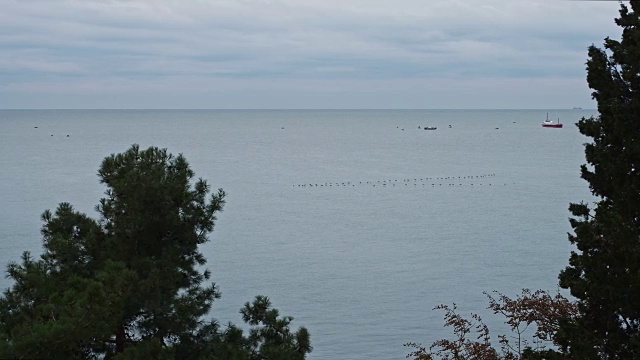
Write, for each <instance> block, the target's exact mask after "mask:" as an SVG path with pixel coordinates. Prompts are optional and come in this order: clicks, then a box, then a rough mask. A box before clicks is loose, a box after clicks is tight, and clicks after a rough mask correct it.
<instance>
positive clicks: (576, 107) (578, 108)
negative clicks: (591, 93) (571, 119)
mask: <svg viewBox="0 0 640 360" xmlns="http://www.w3.org/2000/svg"><path fill="white" fill-rule="evenodd" d="M573 110H582V108H581V107H579V106H574V107H573Z"/></svg>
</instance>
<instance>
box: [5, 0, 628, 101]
mask: <svg viewBox="0 0 640 360" xmlns="http://www.w3.org/2000/svg"><path fill="white" fill-rule="evenodd" d="M616 15H617V4H615V3H611V2H569V1H567V2H561V1H556V0H537V1H536V0H531V1H518V0H513V1H504V0H484V1H483V2H478V1H475V0H446V1H443V0H431V1H417V0H398V1H394V2H390V1H382V0H352V1H349V2H344V1H337V0H325V1H319V0H295V1H294V0H279V1H278V0H217V1H213V0H210V1H206V0H183V1H178V0H156V1H151V0H148V1H146V0H111V1H109V0H104V1H100V0H91V1H87V0H82V1H80V0H74V1H71V0H67V1H56V0H40V1H37V0H36V1H33V0H32V1H24V0H22V1H10V2H8V3H6V4H5V5H4V8H3V12H2V13H0V51H1V52H2V54H3V59H2V60H0V84H4V85H0V92H1V94H4V95H11V98H12V99H21V98H28V97H30V96H31V98H35V95H34V94H36V92H40V93H42V92H48V91H59V89H60V88H61V87H62V88H63V89H65V92H68V93H69V94H70V95H69V98H68V100H65V101H66V102H67V105H64V106H62V107H65V106H67V107H76V106H78V105H74V104H75V103H74V100H73V99H72V97H71V95H72V94H74V93H76V94H77V93H82V92H87V91H89V93H95V94H96V96H97V95H98V94H100V93H101V92H103V93H112V92H117V91H125V90H126V91H127V92H130V91H132V89H138V91H140V93H139V94H138V95H139V97H144V96H146V95H144V93H143V92H144V91H152V90H153V89H156V91H152V92H153V93H154V94H156V95H155V96H156V97H158V98H160V97H161V96H164V97H165V98H166V97H168V95H167V94H168V92H167V91H169V89H180V90H181V91H183V92H190V90H189V89H188V88H187V86H191V87H192V88H193V87H196V88H200V89H218V86H219V84H224V86H225V87H226V88H228V89H235V88H241V89H244V90H245V91H249V90H251V89H253V88H252V86H253V87H255V89H258V90H256V91H254V92H255V93H260V92H261V90H259V89H261V88H263V87H264V86H265V84H271V86H274V84H275V83H277V84H278V85H277V86H278V87H279V89H280V90H278V91H280V92H282V94H286V93H287V91H289V92H290V94H293V93H294V92H295V91H297V90H296V89H297V87H299V86H300V84H314V86H323V87H329V88H330V87H331V86H332V85H330V84H336V83H343V84H344V83H348V84H352V85H353V89H352V91H354V92H362V93H363V94H367V91H368V90H367V88H366V87H365V86H366V84H368V83H371V82H375V83H379V84H388V85H386V86H387V87H389V88H393V86H390V84H402V83H403V82H406V83H413V82H416V81H417V82H422V83H424V84H430V83H446V82H447V81H460V80H461V79H464V80H465V81H484V82H487V81H489V82H496V83H497V82H501V81H510V80H514V81H516V83H519V82H518V81H521V80H522V79H541V80H542V81H544V79H548V80H549V81H556V80H557V79H567V80H570V81H581V83H584V80H583V79H584V62H585V60H586V47H587V46H588V45H590V44H591V43H596V44H599V43H601V42H602V39H603V38H604V37H606V36H607V35H611V36H612V37H615V36H616V34H618V33H619V31H618V30H617V29H616V27H615V25H614V24H613V17H614V16H616ZM518 79H520V80H518ZM358 84H359V85H358ZM120 86H121V87H122V88H119V87H120ZM165 86H166V89H167V90H166V91H165V92H164V93H163V94H165V95H162V94H158V91H157V89H164V88H165ZM381 86H385V85H381ZM394 86H396V85H394ZM396 88H397V87H396ZM401 88H402V89H404V90H402V91H403V92H400V93H398V94H397V95H396V96H405V97H406V95H407V91H409V90H408V89H409V88H411V86H404V87H401ZM56 89H57V90H56ZM286 89H289V90H286ZM334 90H335V91H336V92H340V91H339V89H334ZM207 91H208V90H207ZM216 91H218V90H216ZM234 91H236V90H229V94H231V93H233V92H234ZM327 91H330V90H327ZM398 91H400V90H398ZM459 91H462V90H459ZM505 91H506V90H505ZM30 94H31V95H30ZM146 94H149V93H146ZM309 94H311V95H309V96H312V94H313V92H310V93H309ZM587 94H588V92H587ZM389 96H393V94H391V93H390V94H389ZM452 96H453V95H452ZM292 98H294V97H292ZM363 98H366V96H364V97H363ZM242 101H245V102H246V105H245V106H244V107H254V106H253V105H252V103H253V104H257V103H260V101H257V100H255V99H251V98H247V97H243V100H242ZM586 101H588V95H587V96H586ZM400 102H401V101H400ZM400 102H398V103H400ZM36 103H37V102H36ZM83 103H85V104H86V102H83ZM319 103H321V102H319ZM389 103H390V104H391V103H392V101H390V102H389ZM163 104H166V102H164V101H160V100H159V101H158V105H157V106H160V107H162V106H163ZM206 104H207V102H203V103H202V105H203V106H200V107H207V106H206ZM371 105H372V106H374V105H379V103H372V104H371ZM578 105H581V104H578ZM0 106H9V107H11V104H8V105H3V104H0ZM36 106H37V105H36ZM113 106H116V107H117V104H113ZM282 106H284V107H296V104H295V103H291V104H286V103H284V102H283V105H282ZM390 106H391V105H390ZM241 107H242V106H241ZM413 107H420V106H419V103H418V102H416V104H415V105H413Z"/></svg>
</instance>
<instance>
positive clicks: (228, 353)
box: [0, 145, 311, 360]
mask: <svg viewBox="0 0 640 360" xmlns="http://www.w3.org/2000/svg"><path fill="white" fill-rule="evenodd" d="M98 176H99V177H100V182H101V183H103V184H105V185H106V186H107V189H106V191H105V197H104V198H102V199H100V201H99V205H98V206H96V210H97V211H98V212H99V214H100V218H99V219H98V220H97V221H96V220H93V219H91V218H89V217H88V216H86V215H85V214H82V213H78V212H76V211H75V210H74V209H73V207H72V206H71V205H70V204H68V203H61V204H60V205H59V206H58V208H57V209H56V210H55V211H54V212H51V211H49V210H47V211H45V212H44V213H43V214H42V221H43V222H44V225H43V227H42V231H41V233H42V237H43V247H44V252H43V254H42V255H41V256H40V258H39V259H37V260H36V259H34V258H33V257H31V255H30V254H29V253H28V252H25V253H24V255H23V257H22V259H21V262H20V263H12V264H10V265H9V267H8V276H9V277H10V278H12V279H13V280H14V285H13V286H12V287H11V288H10V289H8V290H7V291H6V292H5V293H4V296H3V297H1V298H0V336H2V337H1V338H0V358H43V357H46V358H60V359H73V358H81V359H86V358H101V357H117V358H121V359H141V358H153V359H171V358H180V359H223V358H224V359H229V358H230V359H292V360H294V359H295V360H297V359H304V358H305V355H306V354H307V353H308V352H310V351H311V346H310V342H309V334H308V332H307V331H306V329H304V328H301V329H300V330H298V331H297V332H295V333H293V332H291V330H290V329H289V324H290V322H291V320H292V319H293V318H291V317H283V318H280V317H279V315H278V311H277V310H275V309H272V308H271V303H270V302H269V300H268V299H267V298H266V297H258V298H257V299H256V301H254V303H253V304H247V306H246V307H245V309H243V311H246V314H247V316H248V319H250V320H248V321H250V322H251V325H253V328H252V329H251V331H250V333H249V335H248V336H247V337H245V336H244V335H243V333H242V331H241V330H239V329H238V328H236V327H235V326H233V325H230V326H229V327H228V329H227V330H225V331H222V330H220V328H219V326H218V324H217V323H216V322H215V321H210V322H205V321H203V317H204V316H205V315H207V314H208V313H209V310H210V309H211V306H212V303H213V301H214V300H215V299H217V298H219V297H220V293H219V291H218V288H217V287H216V285H215V284H213V283H210V284H204V282H205V281H209V279H210V276H211V274H210V272H209V271H208V270H203V269H201V268H200V267H201V266H203V265H205V263H206V259H205V257H204V256H203V254H202V253H200V251H199V250H198V246H199V245H200V244H202V243H204V242H206V241H208V235H209V234H210V233H211V232H212V231H213V228H214V225H215V221H216V220H217V219H216V215H217V213H219V212H220V211H222V209H223V207H224V204H225V196H226V194H225V192H224V191H223V190H222V189H219V190H218V191H217V193H214V194H212V195H210V196H209V193H210V186H209V185H208V184H207V182H206V181H205V180H203V179H198V180H197V181H195V183H194V184H192V183H191V182H192V179H193V177H194V173H193V171H192V170H191V169H190V167H189V164H188V162H187V161H186V159H185V158H184V157H183V156H182V155H179V156H177V157H174V156H173V155H171V154H169V153H168V152H167V151H166V149H159V148H155V147H151V148H149V149H147V150H140V148H139V147H138V145H133V146H132V147H131V148H130V149H129V150H127V151H126V152H124V153H122V154H112V155H111V156H109V157H107V158H106V159H104V161H103V162H102V166H101V168H100V170H99V171H98Z"/></svg>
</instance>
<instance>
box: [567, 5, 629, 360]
mask: <svg viewBox="0 0 640 360" xmlns="http://www.w3.org/2000/svg"><path fill="white" fill-rule="evenodd" d="M629 5H630V8H629V7H628V6H626V5H624V4H621V8H620V17H619V18H617V19H616V24H617V25H618V26H619V27H621V28H622V38H621V40H620V41H617V40H613V39H610V38H606V39H605V42H604V49H600V48H598V47H596V46H593V45H592V46H591V47H590V48H589V60H588V61H587V81H588V83H589V87H590V88H591V89H592V90H593V93H592V96H593V98H594V99H595V100H596V101H597V105H598V112H599V115H598V116H597V117H591V118H583V119H581V120H580V121H579V123H578V128H579V130H580V132H581V133H582V134H583V135H585V136H587V137H589V138H591V142H590V143H588V144H586V145H585V155H586V161H587V163H588V164H585V165H583V166H582V167H581V173H582V178H583V179H585V180H586V181H587V182H588V183H589V187H590V189H591V192H592V194H593V195H594V196H595V197H596V202H595V204H593V205H592V206H590V205H589V204H585V203H580V204H571V205H570V207H569V209H570V211H571V213H572V214H573V216H574V217H573V218H572V219H571V220H570V221H571V226H572V227H573V229H574V234H572V235H569V240H570V241H571V243H573V244H575V246H576V248H577V251H575V252H572V254H571V257H570V260H569V266H568V267H567V268H566V269H565V270H563V271H562V272H561V274H560V286H561V287H563V288H567V289H569V290H570V291H571V294H572V295H573V296H574V297H575V298H577V300H578V305H579V314H580V315H579V316H578V317H577V318H576V319H572V320H570V319H567V321H565V322H564V324H563V326H562V327H561V329H560V331H559V332H558V334H557V337H558V341H559V343H560V344H562V346H563V347H564V349H563V350H564V351H565V352H566V353H568V354H569V355H570V357H571V358H576V359H638V358H640V1H630V2H629Z"/></svg>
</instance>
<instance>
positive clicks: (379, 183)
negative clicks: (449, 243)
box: [291, 174, 507, 189]
mask: <svg viewBox="0 0 640 360" xmlns="http://www.w3.org/2000/svg"><path fill="white" fill-rule="evenodd" d="M496 180H497V178H496V174H482V175H464V176H429V177H422V178H418V177H416V178H406V179H382V180H366V181H338V182H319V183H305V184H293V185H291V186H292V187H294V188H314V189H317V188H329V187H348V188H353V187H362V186H366V187H383V188H388V187H416V188H417V187H433V188H435V187H443V186H448V187H454V186H457V187H460V186H469V187H471V186H474V187H477V186H506V185H507V183H505V182H502V183H500V182H497V181H496Z"/></svg>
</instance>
